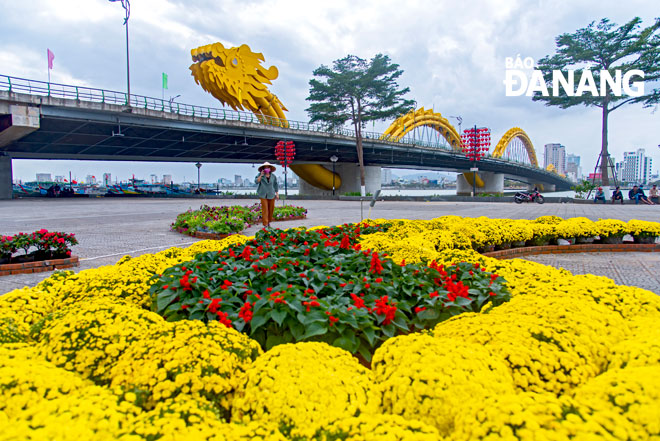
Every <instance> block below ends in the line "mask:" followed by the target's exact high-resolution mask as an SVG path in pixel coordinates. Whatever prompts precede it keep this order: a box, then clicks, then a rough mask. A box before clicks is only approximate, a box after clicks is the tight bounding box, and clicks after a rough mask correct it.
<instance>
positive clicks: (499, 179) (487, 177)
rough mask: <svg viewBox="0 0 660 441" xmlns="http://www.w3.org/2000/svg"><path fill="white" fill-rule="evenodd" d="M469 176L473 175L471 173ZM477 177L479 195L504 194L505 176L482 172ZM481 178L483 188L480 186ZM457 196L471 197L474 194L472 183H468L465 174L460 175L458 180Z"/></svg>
mask: <svg viewBox="0 0 660 441" xmlns="http://www.w3.org/2000/svg"><path fill="white" fill-rule="evenodd" d="M469 174H470V175H471V173H469ZM477 176H478V178H477V187H476V190H477V194H482V193H489V194H502V192H503V191H504V175H503V174H501V173H493V172H487V171H480V172H477ZM470 178H471V176H470ZM479 178H481V180H482V181H483V186H479ZM456 194H457V195H458V196H470V195H471V194H472V182H468V181H467V180H466V179H465V176H464V175H463V174H459V175H458V176H457V178H456Z"/></svg>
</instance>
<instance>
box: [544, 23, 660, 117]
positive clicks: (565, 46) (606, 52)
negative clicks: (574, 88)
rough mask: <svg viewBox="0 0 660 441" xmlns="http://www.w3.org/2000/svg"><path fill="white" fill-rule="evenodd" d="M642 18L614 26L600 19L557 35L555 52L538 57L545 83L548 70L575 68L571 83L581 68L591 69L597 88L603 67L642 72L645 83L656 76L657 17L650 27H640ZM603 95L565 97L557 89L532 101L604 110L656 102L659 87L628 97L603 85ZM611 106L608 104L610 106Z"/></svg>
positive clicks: (659, 57) (659, 51)
mask: <svg viewBox="0 0 660 441" xmlns="http://www.w3.org/2000/svg"><path fill="white" fill-rule="evenodd" d="M641 23H642V20H641V19H640V18H639V17H635V18H633V19H632V20H630V21H629V22H628V23H626V24H624V25H621V26H619V27H617V25H616V24H615V23H611V22H610V21H609V20H608V19H606V18H604V19H602V20H601V21H600V22H599V23H598V24H595V23H594V22H592V23H590V24H589V25H588V26H587V27H586V28H582V29H578V30H577V31H575V32H574V33H572V34H562V35H560V36H559V37H557V40H556V41H557V53H556V54H555V55H553V56H546V57H544V58H542V59H540V60H539V62H538V68H539V69H540V70H542V71H543V73H544V78H545V80H546V85H547V86H548V87H551V86H552V71H553V70H561V71H564V72H565V71H566V70H568V69H575V71H576V77H575V84H576V85H577V84H579V79H580V78H581V76H582V73H583V72H584V70H587V69H588V70H591V73H592V74H593V78H594V80H595V83H596V85H597V86H598V87H599V89H600V71H601V70H607V71H609V72H610V74H611V75H612V78H614V77H615V73H614V72H615V71H616V70H621V71H622V72H623V73H624V74H625V73H626V72H628V71H630V70H634V69H639V70H642V71H643V72H644V73H645V77H644V79H645V81H646V83H647V84H648V83H651V82H653V81H655V80H658V79H660V33H659V32H658V31H659V30H660V19H656V21H655V23H654V24H652V25H651V26H649V27H647V28H644V29H641V30H640V24H641ZM607 90H608V94H607V95H606V96H592V95H591V94H583V95H581V96H567V95H566V92H565V91H564V89H563V88H560V93H559V96H557V97H555V96H552V95H553V94H550V96H547V97H546V96H542V95H541V94H540V93H537V94H535V95H534V97H533V100H534V101H545V103H546V105H548V106H559V107H561V108H563V109H565V108H568V107H572V106H577V105H585V106H596V107H601V108H602V107H605V108H606V109H607V110H608V111H612V110H616V109H618V108H619V107H621V106H622V105H624V104H628V103H643V104H644V105H645V106H651V105H653V104H656V103H658V102H659V101H660V88H656V89H654V90H650V91H649V90H647V91H646V92H647V93H646V94H645V95H643V96H640V97H629V96H626V95H625V94H624V95H622V96H620V97H618V96H613V95H611V89H610V87H609V85H608V86H607ZM610 105H611V106H610Z"/></svg>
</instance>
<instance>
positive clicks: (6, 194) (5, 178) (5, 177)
mask: <svg viewBox="0 0 660 441" xmlns="http://www.w3.org/2000/svg"><path fill="white" fill-rule="evenodd" d="M0 155H2V153H0ZM11 198H12V175H11V156H0V199H11Z"/></svg>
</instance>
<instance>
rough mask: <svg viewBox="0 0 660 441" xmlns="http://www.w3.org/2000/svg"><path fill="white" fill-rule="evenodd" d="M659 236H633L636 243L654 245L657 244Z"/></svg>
mask: <svg viewBox="0 0 660 441" xmlns="http://www.w3.org/2000/svg"><path fill="white" fill-rule="evenodd" d="M656 237H657V236H633V239H634V240H635V243H645V244H652V243H655V239H656Z"/></svg>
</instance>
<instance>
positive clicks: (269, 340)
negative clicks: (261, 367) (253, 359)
mask: <svg viewBox="0 0 660 441" xmlns="http://www.w3.org/2000/svg"><path fill="white" fill-rule="evenodd" d="M286 342H287V341H286V339H285V338H284V337H283V336H281V335H276V334H268V337H266V350H267V351H268V350H270V349H272V348H273V347H275V346H277V345H281V344H284V343H286Z"/></svg>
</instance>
